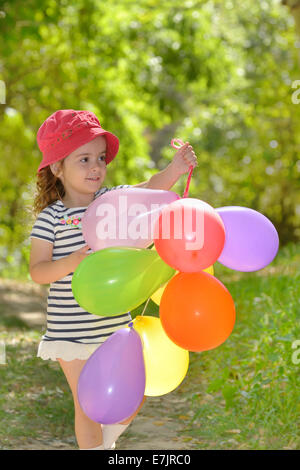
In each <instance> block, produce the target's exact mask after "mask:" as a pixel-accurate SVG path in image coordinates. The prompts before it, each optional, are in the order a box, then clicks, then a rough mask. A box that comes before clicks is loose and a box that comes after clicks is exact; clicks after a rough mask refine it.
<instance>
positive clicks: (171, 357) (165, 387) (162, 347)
mask: <svg viewBox="0 0 300 470" xmlns="http://www.w3.org/2000/svg"><path fill="white" fill-rule="evenodd" d="M133 328H134V329H135V331H136V332H137V333H138V334H139V336H140V338H141V341H142V344H143V354H144V362H145V373H146V388H145V395H147V396H149V397H158V396H161V395H165V394H167V393H169V392H171V391H172V390H174V389H175V388H176V387H178V385H179V384H180V383H181V382H182V381H183V379H184V377H185V376H186V373H187V370H188V367H189V351H187V350H186V349H182V348H180V347H179V346H177V345H176V344H175V343H173V341H171V340H170V339H169V337H168V336H167V335H166V333H165V331H164V329H163V327H162V325H161V321H160V319H159V318H156V317H150V316H137V317H136V318H135V319H134V320H133Z"/></svg>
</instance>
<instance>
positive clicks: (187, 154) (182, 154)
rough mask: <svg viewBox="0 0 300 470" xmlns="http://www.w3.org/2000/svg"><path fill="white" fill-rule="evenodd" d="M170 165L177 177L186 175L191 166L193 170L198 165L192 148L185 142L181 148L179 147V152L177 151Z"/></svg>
mask: <svg viewBox="0 0 300 470" xmlns="http://www.w3.org/2000/svg"><path fill="white" fill-rule="evenodd" d="M171 165H172V167H173V168H174V169H175V170H176V172H177V174H178V175H183V174H184V173H187V172H188V171H189V168H190V166H191V165H192V166H193V168H195V166H197V165H198V162H197V157H196V155H195V152H194V150H193V147H192V146H191V145H190V144H189V142H186V143H185V144H184V145H183V146H182V147H180V149H179V150H177V152H176V153H175V155H174V157H173V160H172V162H171Z"/></svg>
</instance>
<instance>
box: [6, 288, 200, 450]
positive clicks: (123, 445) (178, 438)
mask: <svg viewBox="0 0 300 470" xmlns="http://www.w3.org/2000/svg"><path fill="white" fill-rule="evenodd" d="M46 300H47V288H46V287H45V286H39V285H37V284H34V283H32V282H24V283H23V282H16V281H10V280H6V279H0V307H1V315H4V316H5V317H7V316H13V317H14V318H17V319H18V320H19V321H20V324H22V323H23V324H25V325H27V326H29V327H32V328H35V329H37V330H39V329H40V330H41V332H42V330H43V329H44V327H45V324H46V316H45V311H46ZM186 391H187V390H186V386H185V381H184V382H183V384H182V385H181V386H180V387H178V389H176V390H175V391H174V392H172V393H169V394H167V395H165V396H163V397H149V398H148V399H147V400H146V403H145V404H144V406H143V409H142V411H141V412H140V414H139V415H137V417H136V418H135V420H134V421H133V423H132V424H131V425H130V426H129V427H128V428H127V430H126V432H125V433H124V434H123V435H122V436H121V437H120V439H119V440H118V444H117V447H116V450H117V449H118V450H132V449H136V450H138V449H154V450H163V449H165V450H167V449H169V450H170V449H171V450H172V449H178V450H188V449H196V441H195V440H194V439H191V438H190V437H188V436H187V434H186V433H185V432H184V431H185V428H186V423H187V420H188V419H189V417H188V416H186V415H187V412H188V409H189V406H188V398H187V396H188V395H187V394H186ZM17 448H18V449H28V450H33V449H35V450H70V449H76V444H75V440H74V439H73V438H69V439H66V440H64V441H62V440H56V439H54V438H53V436H52V435H47V434H45V433H44V434H43V436H42V437H41V438H40V439H25V440H24V441H23V440H22V441H20V442H18V445H17Z"/></svg>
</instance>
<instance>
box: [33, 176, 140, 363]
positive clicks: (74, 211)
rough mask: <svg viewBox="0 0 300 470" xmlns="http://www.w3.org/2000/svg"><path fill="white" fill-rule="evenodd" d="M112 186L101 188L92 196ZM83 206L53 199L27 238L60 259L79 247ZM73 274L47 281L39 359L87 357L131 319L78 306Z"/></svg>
mask: <svg viewBox="0 0 300 470" xmlns="http://www.w3.org/2000/svg"><path fill="white" fill-rule="evenodd" d="M124 187H126V188H128V187H130V185H119V186H115V187H113V188H107V187H103V188H101V189H100V190H99V191H97V192H96V193H95V199H96V198H97V197H99V196H101V195H102V194H104V193H105V192H107V191H111V190H114V189H118V188H124ZM86 209H87V207H72V208H66V207H65V206H64V204H63V202H62V201H60V200H57V201H56V202H54V203H53V204H51V205H50V206H48V207H46V208H45V209H44V210H43V211H42V212H40V214H39V215H38V217H37V219H36V221H35V223H34V225H33V228H32V231H31V233H30V237H35V238H40V239H42V240H45V241H47V242H49V243H52V244H53V253H52V260H53V261H56V260H58V259H61V258H64V257H66V256H68V255H70V254H71V253H72V252H73V251H76V250H79V249H80V248H82V247H83V246H84V245H86V242H85V240H84V238H83V235H82V230H81V218H82V217H83V215H84V212H85V211H86ZM72 276H73V273H69V274H68V275H67V276H65V277H64V278H62V279H59V280H57V281H55V282H52V283H51V284H50V288H49V292H48V299H47V331H46V333H45V334H44V335H43V338H42V341H41V343H40V345H39V350H38V356H39V357H41V358H42V359H52V360H57V358H61V359H64V360H73V359H87V358H88V357H89V356H90V354H91V353H92V352H93V351H94V350H95V349H97V348H98V347H99V346H100V344H101V343H103V342H104V341H105V340H106V339H107V338H108V337H109V336H110V335H111V334H112V333H114V332H115V331H117V330H118V329H119V328H124V327H125V326H127V325H128V323H129V322H130V321H131V316H130V314H129V312H128V313H125V314H121V315H115V316H109V317H103V316H98V315H93V314H91V313H89V312H86V311H85V310H84V309H82V308H81V307H80V306H79V305H78V303H77V302H76V300H75V299H74V296H73V292H72V287H71V282H72Z"/></svg>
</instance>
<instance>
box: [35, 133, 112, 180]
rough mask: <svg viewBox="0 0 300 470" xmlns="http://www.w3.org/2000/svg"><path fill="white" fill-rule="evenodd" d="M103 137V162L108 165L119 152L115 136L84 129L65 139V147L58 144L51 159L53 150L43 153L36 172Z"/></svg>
mask: <svg viewBox="0 0 300 470" xmlns="http://www.w3.org/2000/svg"><path fill="white" fill-rule="evenodd" d="M100 135H103V136H104V137H105V139H106V159H105V162H106V164H107V165H108V164H109V163H110V162H111V161H112V160H113V159H114V158H115V156H116V155H117V153H118V151H119V145H120V144H119V139H118V137H117V136H115V135H114V134H112V133H111V132H108V131H106V130H105V129H102V128H99V127H92V128H91V127H89V128H88V127H87V128H85V129H82V130H80V131H79V132H76V133H74V134H73V135H71V136H68V137H66V141H67V140H68V142H66V145H63V144H64V142H62V143H60V145H59V147H58V151H57V153H56V155H55V157H53V150H52V149H51V151H49V154H47V152H44V154H43V160H42V162H41V163H40V165H39V167H38V170H37V172H38V173H39V172H40V171H41V170H42V168H45V167H46V166H48V165H51V164H52V163H55V162H58V161H59V160H62V159H64V158H66V157H67V156H68V155H70V153H72V152H74V150H76V149H78V148H79V147H81V146H82V145H85V144H87V143H88V142H90V141H91V140H93V139H95V138H96V137H98V136H100Z"/></svg>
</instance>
